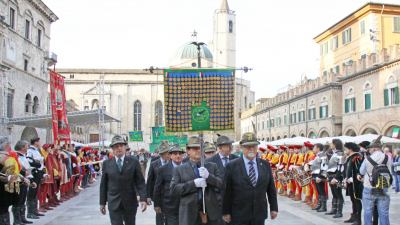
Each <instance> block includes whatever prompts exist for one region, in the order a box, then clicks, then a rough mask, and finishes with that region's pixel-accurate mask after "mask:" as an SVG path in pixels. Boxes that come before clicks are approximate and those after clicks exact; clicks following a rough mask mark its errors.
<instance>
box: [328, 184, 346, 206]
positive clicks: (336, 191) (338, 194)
mask: <svg viewBox="0 0 400 225" xmlns="http://www.w3.org/2000/svg"><path fill="white" fill-rule="evenodd" d="M329 186H330V188H331V192H332V200H335V199H336V200H337V201H340V202H344V199H343V193H342V188H340V187H338V186H337V185H336V184H329Z"/></svg>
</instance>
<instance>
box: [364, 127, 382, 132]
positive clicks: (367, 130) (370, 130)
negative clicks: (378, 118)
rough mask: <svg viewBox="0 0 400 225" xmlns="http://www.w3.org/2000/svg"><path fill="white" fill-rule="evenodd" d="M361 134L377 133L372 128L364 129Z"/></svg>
mask: <svg viewBox="0 0 400 225" xmlns="http://www.w3.org/2000/svg"><path fill="white" fill-rule="evenodd" d="M361 134H378V131H376V130H375V129H373V128H370V127H368V128H366V129H364V130H363V131H362V132H361Z"/></svg>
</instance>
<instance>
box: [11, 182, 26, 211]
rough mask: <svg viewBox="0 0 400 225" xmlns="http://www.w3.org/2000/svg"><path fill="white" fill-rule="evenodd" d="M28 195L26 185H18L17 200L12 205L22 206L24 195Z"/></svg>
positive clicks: (24, 200) (24, 199)
mask: <svg viewBox="0 0 400 225" xmlns="http://www.w3.org/2000/svg"><path fill="white" fill-rule="evenodd" d="M27 195H28V187H27V186H26V185H20V186H19V195H18V201H17V202H16V203H15V204H14V206H17V207H22V206H24V205H25V202H26V196H27Z"/></svg>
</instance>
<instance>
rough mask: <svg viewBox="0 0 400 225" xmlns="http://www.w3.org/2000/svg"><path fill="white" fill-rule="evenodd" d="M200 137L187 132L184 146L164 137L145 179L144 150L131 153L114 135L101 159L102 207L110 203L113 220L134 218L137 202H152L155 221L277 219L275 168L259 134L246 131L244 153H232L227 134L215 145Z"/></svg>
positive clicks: (252, 224)
mask: <svg viewBox="0 0 400 225" xmlns="http://www.w3.org/2000/svg"><path fill="white" fill-rule="evenodd" d="M202 143H203V142H202V140H201V138H200V137H197V136H193V137H190V138H189V140H188V144H187V145H186V149H185V148H183V149H182V148H181V147H180V146H179V145H174V144H169V143H168V142H163V143H161V144H160V147H159V149H158V151H157V157H155V155H153V157H152V158H151V161H152V162H151V163H150V167H149V169H148V173H147V179H146V180H147V182H145V179H144V176H143V174H142V171H141V165H140V155H137V156H136V157H135V156H132V154H131V153H129V152H127V148H128V147H127V143H126V141H125V140H124V138H122V137H121V136H118V135H117V136H115V137H114V138H113V139H112V141H111V146H110V147H111V148H112V150H113V156H114V157H113V158H111V159H109V160H106V161H104V162H103V168H102V177H101V183H100V211H101V213H102V214H104V215H105V214H106V212H107V210H106V206H107V207H108V211H109V217H110V221H111V224H113V225H121V224H129V225H132V224H135V219H136V212H137V209H138V206H140V209H141V210H142V211H144V210H146V209H147V206H148V205H151V204H153V205H154V210H155V212H156V218H155V220H156V221H155V222H156V224H157V225H160V224H161V225H164V224H168V225H178V224H185V225H200V224H208V225H222V224H226V223H229V224H237V225H239V224H240V225H263V224H264V222H265V220H266V219H267V217H268V216H269V217H270V218H271V219H275V218H276V217H277V216H278V201H277V192H276V189H275V185H274V180H273V176H272V169H271V167H270V165H269V163H268V162H267V161H266V160H262V159H261V158H259V157H257V156H258V145H259V142H258V141H257V139H256V136H255V134H253V133H246V134H244V135H243V137H242V140H241V141H240V145H241V149H242V151H241V155H240V157H239V156H237V155H234V154H232V143H233V141H232V140H230V139H229V138H228V137H226V136H219V137H218V139H217V142H216V146H213V144H211V143H204V144H202ZM202 145H203V146H202ZM202 147H203V148H204V150H205V151H204V154H205V155H207V159H205V157H204V155H203V152H202V151H201V148H202ZM210 153H212V154H210ZM136 196H139V197H138V198H136Z"/></svg>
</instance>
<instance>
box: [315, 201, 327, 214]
mask: <svg viewBox="0 0 400 225" xmlns="http://www.w3.org/2000/svg"><path fill="white" fill-rule="evenodd" d="M317 212H326V200H322V202H321V208H319V209H318V210H317Z"/></svg>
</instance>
